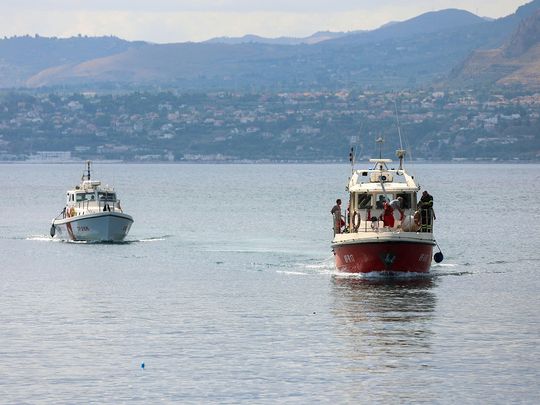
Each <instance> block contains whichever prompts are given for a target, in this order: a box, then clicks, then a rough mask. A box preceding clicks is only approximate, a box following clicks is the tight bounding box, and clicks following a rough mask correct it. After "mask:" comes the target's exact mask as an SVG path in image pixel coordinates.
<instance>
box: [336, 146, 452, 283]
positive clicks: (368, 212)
mask: <svg viewBox="0 0 540 405" xmlns="http://www.w3.org/2000/svg"><path fill="white" fill-rule="evenodd" d="M396 154H397V156H398V158H399V160H400V164H399V168H398V169H394V168H389V167H388V165H389V164H390V163H391V162H392V160H390V159H383V158H379V159H370V162H371V163H372V164H373V166H372V168H370V169H368V170H355V169H354V151H351V163H352V165H353V168H352V176H351V177H350V179H349V184H348V186H347V190H348V192H349V195H350V200H349V208H348V212H347V216H346V221H343V219H342V217H341V212H340V211H341V210H340V209H337V210H334V209H333V210H332V211H333V214H334V239H333V240H332V250H333V252H334V255H335V260H336V267H337V269H338V270H340V271H344V272H349V273H371V272H384V273H386V272H389V273H426V272H428V271H429V269H430V266H431V257H432V255H433V247H434V246H436V245H437V242H436V241H435V238H434V237H433V219H434V213H433V208H432V206H433V198H432V197H431V196H430V195H429V193H427V191H424V193H423V197H422V198H421V199H420V200H417V194H418V192H419V190H420V186H419V185H418V184H417V183H416V180H415V179H414V177H413V176H411V175H409V174H408V173H407V172H406V171H405V169H404V167H403V159H404V156H405V151H404V150H398V151H397V153H396ZM394 207H395V208H394ZM338 211H339V212H338ZM396 214H399V218H398V219H396V218H395V217H394V215H396ZM442 259H443V256H442V253H441V252H438V253H436V254H435V261H437V262H440V261H442Z"/></svg>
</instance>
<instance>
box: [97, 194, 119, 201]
mask: <svg viewBox="0 0 540 405" xmlns="http://www.w3.org/2000/svg"><path fill="white" fill-rule="evenodd" d="M98 196H99V199H100V201H116V194H115V193H98Z"/></svg>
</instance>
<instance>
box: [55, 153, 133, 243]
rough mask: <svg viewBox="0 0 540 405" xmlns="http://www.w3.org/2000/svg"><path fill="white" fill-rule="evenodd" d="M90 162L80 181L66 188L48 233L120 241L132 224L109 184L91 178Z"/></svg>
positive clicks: (78, 238)
mask: <svg viewBox="0 0 540 405" xmlns="http://www.w3.org/2000/svg"><path fill="white" fill-rule="evenodd" d="M90 165H91V162H90V161H88V162H87V172H86V174H83V176H82V179H81V183H80V184H79V185H77V186H76V187H75V188H74V189H72V190H68V192H67V197H66V199H67V200H66V205H65V207H64V208H63V209H62V212H61V213H60V214H59V215H58V216H57V217H56V218H54V219H53V221H52V225H51V231H50V234H51V237H55V238H59V239H64V240H73V241H91V242H120V241H123V240H124V238H125V237H126V235H127V234H128V232H129V229H130V228H131V225H132V224H133V218H132V217H131V216H130V215H128V214H125V213H124V212H123V211H122V208H121V206H120V200H119V199H117V195H116V192H115V191H114V189H113V188H112V187H108V186H102V185H101V182H100V181H96V180H91V179H90V174H91V173H90Z"/></svg>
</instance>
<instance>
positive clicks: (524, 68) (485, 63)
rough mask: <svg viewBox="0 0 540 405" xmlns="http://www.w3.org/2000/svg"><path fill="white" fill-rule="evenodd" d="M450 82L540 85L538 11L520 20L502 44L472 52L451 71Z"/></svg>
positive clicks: (539, 86) (536, 86)
mask: <svg viewBox="0 0 540 405" xmlns="http://www.w3.org/2000/svg"><path fill="white" fill-rule="evenodd" d="M449 82H450V83H451V84H453V85H462V86H463V85H476V86H479V85H491V84H494V83H496V84H498V85H522V86H527V87H529V88H532V87H534V88H540V10H536V11H535V12H534V13H533V14H532V15H530V16H528V17H527V18H525V19H523V20H522V21H521V23H520V25H519V26H518V28H517V29H516V30H515V32H514V33H513V34H512V36H511V37H510V39H509V40H508V41H507V42H506V43H505V44H504V45H503V46H501V47H499V48H496V49H489V50H477V51H475V52H473V53H472V54H471V55H470V56H469V57H468V58H467V59H466V60H465V61H464V62H463V64H461V65H459V66H458V67H457V68H456V69H454V70H453V71H452V72H451V75H450V80H449Z"/></svg>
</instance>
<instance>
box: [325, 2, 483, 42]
mask: <svg viewBox="0 0 540 405" xmlns="http://www.w3.org/2000/svg"><path fill="white" fill-rule="evenodd" d="M485 22H486V20H484V19H483V18H481V17H478V16H477V15H474V14H472V13H470V12H468V11H464V10H457V9H447V10H441V11H432V12H428V13H424V14H422V15H419V16H418V17H414V18H411V19H410V20H406V21H402V22H390V23H388V24H385V25H383V26H382V27H380V28H379V29H376V30H373V31H369V32H359V33H353V34H351V35H347V36H345V37H341V38H338V39H336V40H334V42H336V43H338V42H341V43H352V42H354V43H366V42H378V41H384V40H388V39H395V38H407V37H413V36H416V35H425V34H430V33H437V32H443V31H446V30H456V29H460V28H462V27H468V26H472V25H476V24H481V23H485Z"/></svg>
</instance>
